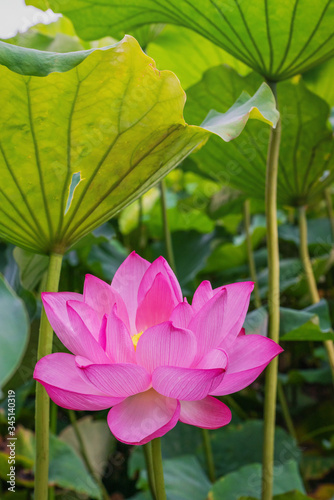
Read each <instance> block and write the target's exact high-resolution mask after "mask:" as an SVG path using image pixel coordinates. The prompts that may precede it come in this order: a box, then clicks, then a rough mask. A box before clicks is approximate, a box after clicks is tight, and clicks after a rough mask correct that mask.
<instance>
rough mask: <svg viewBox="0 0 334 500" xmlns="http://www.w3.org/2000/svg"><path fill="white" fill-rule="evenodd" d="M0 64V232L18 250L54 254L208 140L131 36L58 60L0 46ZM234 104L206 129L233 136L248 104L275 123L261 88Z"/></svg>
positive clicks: (177, 90)
mask: <svg viewBox="0 0 334 500" xmlns="http://www.w3.org/2000/svg"><path fill="white" fill-rule="evenodd" d="M0 63H1V64H2V66H0V75H1V78H0V82H1V83H0V96H1V97H0V103H1V110H2V113H1V118H0V178H1V180H2V183H1V185H0V214H1V217H0V235H1V236H2V237H4V238H5V239H7V240H8V241H10V242H12V243H14V244H16V245H18V246H21V247H22V248H24V249H26V250H29V251H33V252H38V253H46V254H48V253H50V252H59V253H63V252H64V251H65V250H66V249H67V248H69V247H70V246H71V245H72V244H73V243H75V242H76V241H78V240H79V239H80V238H81V237H83V236H84V235H85V234H87V233H88V232H90V231H91V230H93V229H94V228H95V227H97V226H99V225H100V224H102V223H103V222H105V221H106V220H108V219H109V218H110V217H111V216H113V215H114V214H115V213H116V212H118V211H119V210H120V209H121V208H123V207H125V206H126V205H128V204H129V203H131V202H132V201H133V200H135V199H136V198H137V197H138V196H140V195H141V194H143V193H144V192H145V191H147V190H148V189H149V188H150V187H151V186H152V185H153V184H154V183H156V182H157V181H158V180H159V179H160V178H161V177H163V176H164V175H166V174H167V173H168V172H169V171H170V170H171V169H172V168H174V167H175V166H176V165H177V164H178V163H179V162H181V161H182V160H183V159H184V158H185V157H186V156H187V155H189V154H190V153H191V152H192V151H193V150H194V149H195V148H197V147H199V146H200V145H203V143H204V142H205V141H206V140H207V138H208V137H209V135H210V132H209V130H207V129H206V128H205V127H196V126H189V125H187V124H186V123H185V121H184V119H183V106H184V101H185V94H184V91H183V90H182V88H181V86H180V82H179V80H178V79H177V77H176V76H175V75H174V74H173V73H171V72H169V71H161V72H160V71H158V70H157V69H156V68H155V65H154V61H153V60H152V59H151V58H150V57H148V56H147V55H145V54H144V53H143V52H142V50H141V49H140V47H139V45H138V43H137V41H136V40H135V39H134V38H132V37H130V36H126V37H125V38H124V39H123V40H122V41H121V42H119V43H117V44H115V45H114V46H112V47H110V48H107V49H104V50H88V51H79V52H73V53H66V54H57V53H51V52H40V51H37V50H32V49H26V48H19V47H16V46H13V45H10V44H5V43H0ZM264 94H265V96H266V97H265V99H267V98H268V99H269V101H270V102H269V104H268V102H267V101H266V100H265V99H264ZM268 105H269V109H268ZM240 106H241V107H242V112H243V113H244V114H240V113H238V108H239V107H237V109H236V108H235V107H234V109H233V112H232V113H231V114H230V115H229V116H225V115H220V116H218V117H217V116H216V117H215V124H214V127H211V126H210V129H211V130H213V132H214V133H218V134H220V136H221V137H224V135H226V133H225V132H226V130H228V133H229V134H230V135H233V134H234V136H235V137H236V136H237V135H238V134H239V133H240V131H241V128H242V127H243V126H244V124H245V122H246V121H247V118H248V116H250V117H252V112H253V113H254V111H253V110H254V109H255V108H256V109H259V111H260V113H262V114H261V115H260V114H256V116H255V118H260V119H263V120H265V121H268V120H269V121H270V120H272V121H271V124H273V125H275V123H276V121H277V118H278V113H277V111H276V110H275V103H274V98H273V95H272V94H271V93H270V91H269V88H268V87H267V86H266V85H264V86H262V87H261V88H260V89H259V92H258V93H257V95H256V96H255V99H254V97H253V98H251V97H249V96H247V97H246V98H244V97H243V98H242V102H240ZM209 109H210V108H209V107H208V108H207V110H209ZM232 122H233V123H232ZM233 130H234V132H233Z"/></svg>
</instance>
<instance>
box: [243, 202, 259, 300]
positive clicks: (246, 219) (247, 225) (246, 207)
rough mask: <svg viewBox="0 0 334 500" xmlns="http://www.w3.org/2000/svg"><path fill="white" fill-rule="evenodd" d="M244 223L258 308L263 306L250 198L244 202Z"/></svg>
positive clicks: (250, 271) (250, 270)
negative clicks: (254, 248) (253, 242)
mask: <svg viewBox="0 0 334 500" xmlns="http://www.w3.org/2000/svg"><path fill="white" fill-rule="evenodd" d="M244 223H245V233H246V246H247V257H248V266H249V273H250V277H251V280H252V281H254V299H255V300H254V302H255V307H256V308H257V309H258V308H259V307H261V297H260V292H259V286H258V283H257V276H256V267H255V259H254V253H253V247H252V237H251V232H250V225H251V218H250V200H245V203H244Z"/></svg>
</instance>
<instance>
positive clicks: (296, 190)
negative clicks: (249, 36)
mask: <svg viewBox="0 0 334 500" xmlns="http://www.w3.org/2000/svg"><path fill="white" fill-rule="evenodd" d="M259 81H260V78H259V77H258V76H256V75H255V74H252V75H249V76H246V77H242V76H240V75H238V74H237V73H236V72H235V71H234V70H233V69H231V68H228V67H226V66H217V67H216V68H211V69H209V70H208V71H207V72H206V73H205V74H204V76H203V78H202V80H201V82H199V83H198V84H196V85H194V86H192V87H191V88H189V89H188V91H187V103H186V108H185V118H186V119H187V120H190V121H191V123H200V122H201V121H202V120H203V118H204V116H205V115H206V111H205V109H207V106H209V107H210V108H214V109H216V110H217V111H219V112H223V111H226V110H227V109H228V108H229V107H230V106H231V105H232V103H233V102H235V100H236V99H237V96H239V94H240V92H241V90H242V89H244V90H246V91H247V92H249V93H253V92H254V89H256V88H257V86H258V84H259ZM277 90H278V103H279V108H280V112H281V118H282V141H281V150H280V159H279V172H278V201H279V203H281V204H282V205H292V206H297V205H301V204H305V203H307V202H309V201H310V200H312V198H313V197H315V196H316V195H318V194H319V193H320V192H321V191H322V190H323V189H324V187H326V186H327V185H329V184H330V183H331V182H332V180H333V178H334V172H333V170H334V151H333V149H334V141H333V136H332V133H331V131H330V130H329V128H328V125H327V119H328V116H329V111H330V110H329V107H328V105H327V103H326V102H325V101H323V100H322V99H321V98H320V97H318V96H316V95H315V94H314V93H312V92H310V91H309V90H308V89H307V88H306V87H305V85H304V84H303V82H302V81H299V82H298V83H290V82H289V83H288V82H283V83H281V84H280V85H278V87H277ZM268 141H269V130H268V129H267V128H266V127H263V126H262V124H260V123H258V122H254V121H253V122H252V123H250V124H249V125H248V126H247V128H246V129H245V130H244V132H243V134H242V136H241V137H239V138H238V139H236V140H235V141H233V143H231V144H229V145H228V146H227V145H226V144H224V143H223V142H222V141H219V140H217V139H216V138H215V137H212V138H211V139H210V141H209V143H208V144H207V146H206V147H205V149H203V150H200V151H199V152H198V153H196V154H195V155H193V156H192V158H193V160H194V161H195V162H196V163H197V164H198V166H199V168H200V169H201V170H202V171H203V172H205V173H207V174H208V173H209V174H210V175H211V176H212V177H214V178H215V179H217V180H218V181H220V182H221V183H222V184H230V185H231V186H234V187H236V188H237V189H240V190H242V191H243V192H244V193H246V194H247V195H249V196H250V197H254V198H259V199H264V194H265V171H266V153H267V148H268Z"/></svg>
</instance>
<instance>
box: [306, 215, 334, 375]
mask: <svg viewBox="0 0 334 500" xmlns="http://www.w3.org/2000/svg"><path fill="white" fill-rule="evenodd" d="M298 214H299V239H300V258H301V260H302V264H303V268H304V272H305V276H306V281H307V284H308V289H309V292H310V295H311V299H312V303H313V304H317V303H318V302H319V301H320V296H319V292H318V287H317V282H316V280H315V276H314V273H313V269H312V264H311V259H310V254H309V251H308V244H307V220H306V209H305V207H299V212H298ZM324 346H325V348H326V351H327V355H328V361H329V364H330V367H331V370H332V376H333V379H334V345H333V342H332V341H331V340H325V342H324Z"/></svg>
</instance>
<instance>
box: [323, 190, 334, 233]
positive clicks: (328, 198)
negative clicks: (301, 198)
mask: <svg viewBox="0 0 334 500" xmlns="http://www.w3.org/2000/svg"><path fill="white" fill-rule="evenodd" d="M325 200H326V207H327V212H328V218H329V221H330V224H331V230H332V240H333V242H334V212H333V204H332V196H331V188H330V187H328V188H326V189H325Z"/></svg>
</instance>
